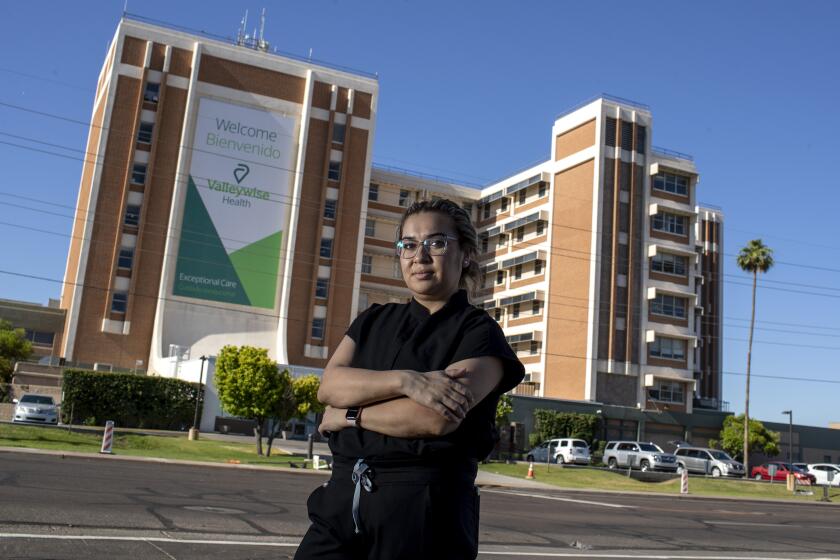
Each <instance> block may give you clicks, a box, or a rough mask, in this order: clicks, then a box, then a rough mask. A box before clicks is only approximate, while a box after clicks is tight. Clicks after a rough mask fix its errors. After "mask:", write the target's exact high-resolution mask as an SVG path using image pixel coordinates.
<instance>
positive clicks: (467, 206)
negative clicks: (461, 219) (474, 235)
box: [461, 202, 473, 218]
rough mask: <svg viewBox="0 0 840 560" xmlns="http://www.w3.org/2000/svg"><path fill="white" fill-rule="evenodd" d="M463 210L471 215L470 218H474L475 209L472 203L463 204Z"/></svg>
mask: <svg viewBox="0 0 840 560" xmlns="http://www.w3.org/2000/svg"><path fill="white" fill-rule="evenodd" d="M461 208H463V209H464V212H466V213H467V214H469V215H470V218H472V209H473V205H472V202H464V203H462V204H461Z"/></svg>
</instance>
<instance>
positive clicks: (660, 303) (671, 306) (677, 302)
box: [650, 294, 688, 319]
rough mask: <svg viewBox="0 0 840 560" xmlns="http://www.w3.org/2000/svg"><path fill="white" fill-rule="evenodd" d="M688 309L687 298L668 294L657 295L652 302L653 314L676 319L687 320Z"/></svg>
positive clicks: (651, 309)
mask: <svg viewBox="0 0 840 560" xmlns="http://www.w3.org/2000/svg"><path fill="white" fill-rule="evenodd" d="M687 307H688V305H687V302H686V300H685V298H681V297H677V296H671V295H668V294H657V295H656V298H655V299H654V300H652V301H651V302H650V311H651V313H655V314H657V315H666V316H668V317H676V318H677V319H685V318H686V308H687Z"/></svg>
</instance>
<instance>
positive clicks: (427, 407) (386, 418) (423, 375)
mask: <svg viewBox="0 0 840 560" xmlns="http://www.w3.org/2000/svg"><path fill="white" fill-rule="evenodd" d="M355 351H356V343H355V342H354V341H353V339H352V338H350V337H349V336H345V337H344V338H343V339H342V341H341V343H340V344H339V345H338V348H337V349H336V351H335V354H333V356H332V358H330V361H329V363H327V367H326V369H324V375H323V378H322V380H321V387H320V389H319V390H318V399H319V400H320V401H321V402H323V403H324V404H326V405H327V409H326V411H325V412H324V419H323V420H322V421H321V427H320V428H319V429H320V431H321V433H324V432H328V431H329V432H335V431H338V430H341V429H343V428H346V427H347V425H348V424H347V421H346V420H345V418H344V415H345V413H346V411H347V408H349V407H352V406H363V407H364V410H363V412H362V414H361V418H360V421H359V424H360V425H361V426H362V427H363V428H365V429H367V430H371V431H374V432H379V433H381V434H385V435H389V436H395V437H404V438H420V437H435V436H442V435H446V434H448V433H451V432H453V431H454V430H455V429H456V428H457V427H458V426H459V425H460V424H461V421H462V420H463V419H464V417H465V416H466V415H467V412H469V411H470V409H471V408H473V407H474V406H475V405H476V404H478V403H480V402H481V401H482V400H483V399H484V398H485V397H486V396H487V395H489V394H490V392H491V391H492V390H493V389H495V388H496V387H497V386H498V385H499V382H500V381H501V379H502V363H501V361H500V360H499V359H498V358H493V357H481V358H469V359H466V360H461V361H459V362H455V363H453V364H450V365H449V366H448V367H447V368H446V369H445V370H438V371H428V372H417V371H410V370H388V371H375V370H366V369H359V368H352V367H350V363H351V361H352V360H353V355H354V353H355Z"/></svg>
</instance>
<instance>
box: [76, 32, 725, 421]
mask: <svg viewBox="0 0 840 560" xmlns="http://www.w3.org/2000/svg"><path fill="white" fill-rule="evenodd" d="M242 43H248V41H242V40H240V41H238V42H237V43H235V44H231V43H226V42H223V41H218V40H214V39H208V38H205V37H203V36H198V35H191V34H188V33H184V32H182V31H177V30H171V29H166V28H162V27H160V26H156V25H149V24H147V23H144V22H141V21H135V20H131V19H124V20H122V21H121V23H120V25H119V27H118V29H117V32H116V34H115V37H114V40H113V42H112V44H111V48H110V50H109V52H108V56H107V58H106V61H105V64H104V66H103V69H102V73H101V76H100V79H99V85H98V88H97V95H96V99H95V102H94V109H93V114H92V126H91V130H90V137H89V141H88V152H90V153H91V154H93V155H94V157H93V158H92V159H91V161H89V162H88V163H86V164H85V166H84V169H83V173H82V180H81V185H80V191H79V200H78V205H77V212H76V220H75V224H74V233H73V242H72V244H71V246H70V251H69V255H68V261H67V272H66V275H65V284H64V290H63V294H62V300H61V304H62V308H64V309H66V310H67V322H66V328H65V330H64V336H63V339H62V340H61V341H60V343H61V349H62V354H63V355H64V356H65V358H66V359H67V360H69V361H71V362H75V363H82V364H86V365H93V364H99V365H100V367H117V368H126V369H131V368H136V367H138V364H142V365H143V366H144V368H146V369H149V370H152V371H157V372H162V371H166V370H168V369H169V367H170V365H171V360H172V356H176V357H178V359H180V358H181V357H183V356H185V355H186V354H189V355H190V356H192V357H193V358H195V357H197V356H199V355H202V354H207V355H214V354H216V353H217V352H218V350H219V348H220V347H221V346H223V345H225V344H251V345H256V346H262V347H265V348H268V349H269V352H270V354H271V355H272V357H273V358H274V359H276V360H278V361H279V362H282V363H287V364H290V365H292V366H304V367H323V365H325V363H326V358H327V357H328V355H329V354H330V352H331V351H332V350H334V349H335V347H336V346H337V344H338V343H339V341H340V340H341V338H342V337H343V335H344V331H345V329H346V328H347V326H348V325H349V323H350V322H351V321H352V319H353V318H354V317H355V316H356V315H357V314H358V313H359V312H360V311H361V310H363V309H365V308H367V307H368V306H369V305H371V304H373V303H385V302H391V301H405V300H406V299H407V298H408V297H409V295H410V294H409V292H408V291H407V289H406V288H405V285H404V283H403V281H402V278H401V275H400V269H399V266H398V262H397V260H396V257H395V252H394V241H395V239H396V231H397V227H398V224H399V220H400V217H401V215H402V213H403V212H404V210H405V208H406V207H407V206H409V205H410V204H411V202H413V201H415V200H420V199H429V198H433V197H446V198H450V199H453V200H455V201H457V202H458V203H459V204H462V205H463V207H464V208H465V209H467V210H468V211H469V212H470V214H471V215H472V217H473V219H474V220H475V222H476V224H477V226H478V229H479V231H480V234H481V237H480V242H481V263H482V270H483V272H484V283H483V285H482V286H481V288H480V290H479V292H478V294H476V295H475V296H474V298H473V301H474V303H476V304H478V305H481V306H482V307H483V308H484V309H486V310H487V312H488V313H490V314H491V315H492V316H493V317H494V318H495V319H496V320H497V321H498V322H499V323H500V324H501V326H502V327H503V328H504V330H505V333H506V335H507V338H508V341H509V342H510V344H511V345H512V347H513V348H514V349H515V350H516V352H517V353H518V355H519V357H520V359H521V360H522V362H523V363H524V364H525V366H526V369H527V377H526V380H525V381H524V382H523V383H522V384H521V385H520V386H519V387H517V388H516V390H515V392H516V393H518V394H523V395H534V396H543V397H554V398H561V399H571V400H586V401H597V402H602V403H605V404H617V405H625V406H630V407H640V408H644V409H654V410H660V409H668V410H675V411H686V412H690V411H691V410H692V408H693V407H694V406H701V407H704V408H712V409H716V408H719V407H720V403H721V401H720V397H721V394H720V386H721V383H720V375H721V338H720V336H721V322H720V312H721V303H722V283H721V281H720V280H721V279H720V274H721V268H720V267H721V263H720V260H719V256H720V254H721V252H722V225H723V216H722V213H721V211H720V210H719V209H716V208H712V207H703V206H701V205H699V204H698V202H697V198H696V188H697V179H698V173H697V170H696V168H695V165H694V162H693V160H692V159H691V157H690V156H686V155H683V154H679V153H675V152H668V151H665V150H658V149H655V148H653V147H652V146H651V138H652V136H653V120H652V115H651V112H650V110H649V108H648V107H646V106H643V105H640V104H636V103H632V102H628V101H625V100H621V99H617V98H612V97H609V96H603V97H600V98H598V99H596V100H594V101H591V102H589V103H586V104H584V105H582V106H580V107H578V108H576V109H574V110H572V111H569V112H567V113H564V114H562V115H560V116H559V117H558V118H557V119H556V120H555V122H554V123H553V126H552V129H551V136H550V143H547V144H546V146H547V148H548V150H547V151H548V152H549V157H548V158H547V159H546V161H544V162H542V163H540V164H538V165H535V166H533V167H530V168H528V169H526V170H524V171H520V172H518V173H516V174H514V175H512V176H510V177H508V178H506V179H504V180H501V181H498V182H495V183H493V184H490V185H486V186H483V187H481V188H476V187H474V186H470V185H466V184H459V183H458V182H453V181H447V180H443V179H440V178H435V177H429V176H425V175H422V174H418V173H412V172H408V171H404V170H400V169H394V168H387V167H381V166H373V165H372V164H371V146H372V141H373V133H374V125H375V121H376V105H377V96H378V84H377V81H376V79H375V77H373V76H369V75H365V74H362V73H358V72H349V71H346V70H340V69H334V68H329V67H326V66H322V65H316V64H312V63H311V62H309V61H301V60H296V59H293V58H289V57H284V56H278V55H275V54H272V53H270V52H266V51H267V50H268V49H267V46H266V45H265V44H264V42H262V41H261V40H258V41H255V42H254V44H242Z"/></svg>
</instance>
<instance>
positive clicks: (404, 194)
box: [399, 189, 408, 206]
mask: <svg viewBox="0 0 840 560" xmlns="http://www.w3.org/2000/svg"><path fill="white" fill-rule="evenodd" d="M399 204H400V206H408V191H407V190H405V189H400V202H399Z"/></svg>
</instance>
